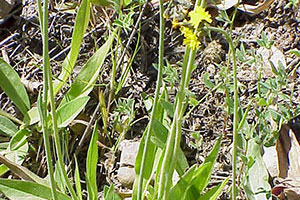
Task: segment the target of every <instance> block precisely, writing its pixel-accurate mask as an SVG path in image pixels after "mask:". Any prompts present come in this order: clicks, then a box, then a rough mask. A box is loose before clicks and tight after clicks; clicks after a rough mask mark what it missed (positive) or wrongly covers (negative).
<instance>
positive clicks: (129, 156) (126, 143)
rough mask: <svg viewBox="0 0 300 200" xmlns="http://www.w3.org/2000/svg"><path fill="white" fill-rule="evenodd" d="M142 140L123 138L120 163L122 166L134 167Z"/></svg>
mask: <svg viewBox="0 0 300 200" xmlns="http://www.w3.org/2000/svg"><path fill="white" fill-rule="evenodd" d="M139 145H140V142H137V141H130V140H123V141H122V142H121V144H120V151H121V152H122V153H121V158H120V165H121V166H131V167H134V164H135V159H136V155H137V153H138V150H139Z"/></svg>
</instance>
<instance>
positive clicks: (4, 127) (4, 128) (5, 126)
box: [0, 116, 18, 136]
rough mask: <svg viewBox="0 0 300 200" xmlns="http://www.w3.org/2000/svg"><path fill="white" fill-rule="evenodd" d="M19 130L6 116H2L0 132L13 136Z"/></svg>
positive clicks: (0, 118) (0, 117)
mask: <svg viewBox="0 0 300 200" xmlns="http://www.w3.org/2000/svg"><path fill="white" fill-rule="evenodd" d="M17 131H18V127H17V126H16V125H15V124H14V123H13V122H12V121H10V120H9V119H8V118H6V117H4V116H0V133H3V134H4V135H5V136H13V135H14V134H15V133H16V132H17Z"/></svg>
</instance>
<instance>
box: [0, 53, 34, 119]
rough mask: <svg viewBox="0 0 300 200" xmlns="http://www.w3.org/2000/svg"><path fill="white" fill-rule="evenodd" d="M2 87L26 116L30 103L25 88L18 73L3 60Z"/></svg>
mask: <svg viewBox="0 0 300 200" xmlns="http://www.w3.org/2000/svg"><path fill="white" fill-rule="evenodd" d="M0 87H1V88H2V90H3V91H4V92H5V94H6V95H7V96H8V97H9V98H10V99H11V100H12V101H13V102H14V104H15V105H16V106H17V107H18V108H19V110H20V111H21V112H22V114H23V115H24V116H26V113H27V111H28V110H29V108H30V102H29V98H28V95H27V93H26V90H25V87H24V85H23V84H22V82H21V79H20V77H19V75H18V74H17V72H16V71H15V70H14V69H13V68H12V67H11V66H10V65H9V64H8V63H7V62H5V61H4V60H3V59H2V58H0Z"/></svg>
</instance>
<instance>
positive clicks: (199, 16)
mask: <svg viewBox="0 0 300 200" xmlns="http://www.w3.org/2000/svg"><path fill="white" fill-rule="evenodd" d="M189 17H190V21H189V22H190V23H191V24H192V25H193V26H194V28H195V29H197V28H198V26H199V24H200V22H201V21H207V22H208V23H211V22H212V20H211V16H210V14H209V13H208V12H207V11H205V9H204V8H202V7H200V6H197V7H196V8H195V9H194V10H193V11H191V12H190V13H189Z"/></svg>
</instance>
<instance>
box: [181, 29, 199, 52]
mask: <svg viewBox="0 0 300 200" xmlns="http://www.w3.org/2000/svg"><path fill="white" fill-rule="evenodd" d="M180 31H181V32H182V33H183V35H184V40H183V44H184V45H186V46H188V47H190V48H191V49H196V48H199V46H200V41H199V40H198V37H197V33H196V32H193V31H192V30H191V29H190V28H187V27H184V26H182V27H181V28H180Z"/></svg>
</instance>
